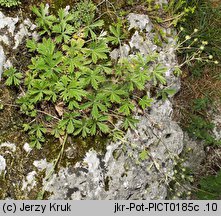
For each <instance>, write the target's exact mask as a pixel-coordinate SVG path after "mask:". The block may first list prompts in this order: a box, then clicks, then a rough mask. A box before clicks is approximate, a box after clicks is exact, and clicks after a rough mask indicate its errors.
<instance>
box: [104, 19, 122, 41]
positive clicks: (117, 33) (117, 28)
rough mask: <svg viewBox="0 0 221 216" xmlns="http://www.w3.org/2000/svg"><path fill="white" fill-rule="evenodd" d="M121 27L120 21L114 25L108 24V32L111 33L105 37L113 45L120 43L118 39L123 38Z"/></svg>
mask: <svg viewBox="0 0 221 216" xmlns="http://www.w3.org/2000/svg"><path fill="white" fill-rule="evenodd" d="M121 28H122V23H121V22H120V21H118V23H117V24H115V25H110V26H109V30H110V33H111V34H112V35H113V36H112V35H111V36H109V37H108V38H107V39H108V40H109V41H110V42H111V43H112V44H113V45H118V44H120V41H121V40H123V39H124V38H125V37H124V34H123V32H122V30H121Z"/></svg>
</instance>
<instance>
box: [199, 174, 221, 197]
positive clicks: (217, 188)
mask: <svg viewBox="0 0 221 216" xmlns="http://www.w3.org/2000/svg"><path fill="white" fill-rule="evenodd" d="M220 194H221V170H219V171H218V172H217V174H216V175H210V176H206V177H203V178H202V179H201V180H200V183H199V189H198V190H197V192H196V195H197V197H198V198H199V199H201V200H219V199H220Z"/></svg>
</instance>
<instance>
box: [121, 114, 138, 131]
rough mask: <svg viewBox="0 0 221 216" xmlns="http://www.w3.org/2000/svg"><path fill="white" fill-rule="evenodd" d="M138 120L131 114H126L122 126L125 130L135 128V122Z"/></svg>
mask: <svg viewBox="0 0 221 216" xmlns="http://www.w3.org/2000/svg"><path fill="white" fill-rule="evenodd" d="M138 122H139V120H138V119H135V118H133V117H132V116H127V117H126V118H125V119H124V122H123V125H122V127H123V128H124V129H125V130H127V129H128V128H131V129H135V127H136V124H137V123H138Z"/></svg>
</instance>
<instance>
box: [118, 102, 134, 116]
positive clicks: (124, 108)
mask: <svg viewBox="0 0 221 216" xmlns="http://www.w3.org/2000/svg"><path fill="white" fill-rule="evenodd" d="M134 108H135V106H134V104H132V103H131V102H130V101H124V102H123V103H122V105H121V106H120V107H119V112H120V113H122V114H124V115H126V116H129V115H130V114H131V112H132V111H133V110H134Z"/></svg>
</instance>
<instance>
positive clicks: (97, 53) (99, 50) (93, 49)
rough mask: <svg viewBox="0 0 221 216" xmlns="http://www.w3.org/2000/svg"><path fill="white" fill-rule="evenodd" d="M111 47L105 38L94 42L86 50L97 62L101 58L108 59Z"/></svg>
mask: <svg viewBox="0 0 221 216" xmlns="http://www.w3.org/2000/svg"><path fill="white" fill-rule="evenodd" d="M108 52H109V48H108V46H107V44H106V42H105V41H104V40H101V41H98V42H92V43H91V44H90V46H89V48H88V49H86V50H85V53H86V54H87V56H91V58H92V61H93V63H95V64H96V63H97V61H98V60H99V59H107V54H106V53H108Z"/></svg>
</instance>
